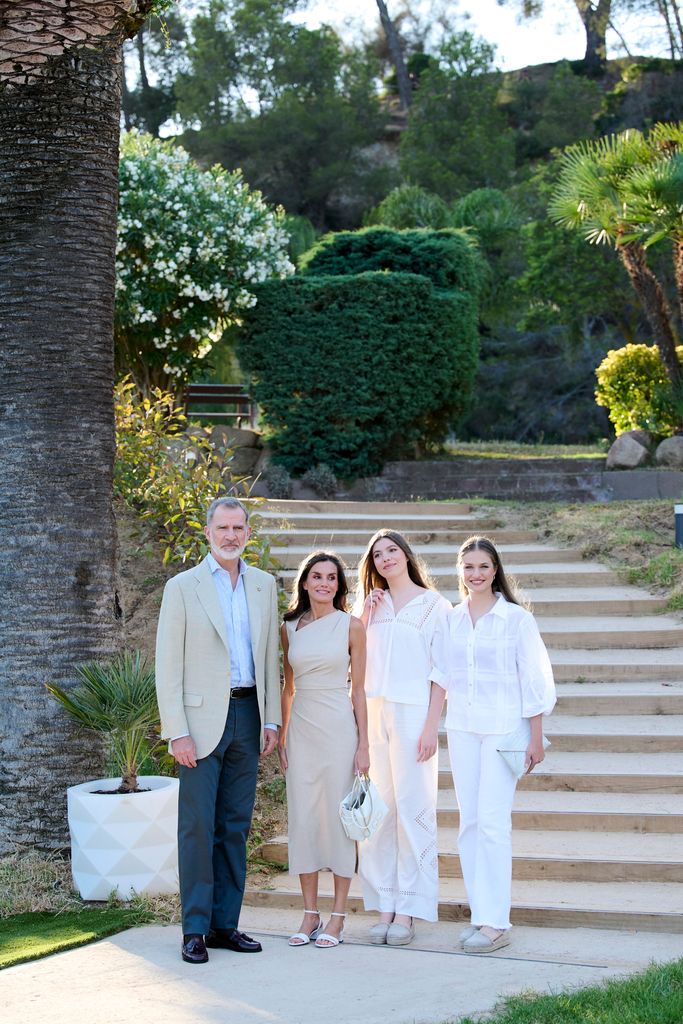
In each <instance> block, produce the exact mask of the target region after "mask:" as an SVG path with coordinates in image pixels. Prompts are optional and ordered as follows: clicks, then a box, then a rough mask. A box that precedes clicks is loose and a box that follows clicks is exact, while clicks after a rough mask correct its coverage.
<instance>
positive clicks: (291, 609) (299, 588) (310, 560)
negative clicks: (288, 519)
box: [283, 551, 349, 622]
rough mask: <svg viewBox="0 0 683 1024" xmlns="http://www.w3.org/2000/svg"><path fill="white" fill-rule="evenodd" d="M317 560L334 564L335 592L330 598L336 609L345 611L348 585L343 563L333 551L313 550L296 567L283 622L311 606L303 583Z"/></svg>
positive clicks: (302, 612)
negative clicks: (335, 575)
mask: <svg viewBox="0 0 683 1024" xmlns="http://www.w3.org/2000/svg"><path fill="white" fill-rule="evenodd" d="M318 562H332V563H333V564H334V565H336V567H337V593H336V594H335V595H334V597H333V599H332V604H333V605H334V607H335V608H336V609H337V611H339V612H345V611H346V597H347V595H348V592H349V585H348V583H347V582H346V574H345V572H344V563H343V562H342V560H341V558H340V557H339V555H336V554H335V553H334V551H314V552H313V553H312V554H310V555H306V557H305V558H304V560H303V561H302V562H301V564H300V565H299V568H298V569H297V573H296V579H295V580H294V589H293V590H292V598H291V600H290V602H289V606H288V608H287V611H286V612H285V614H284V615H283V618H284V620H285V622H289V621H291V620H292V619H298V618H299V616H300V615H303V614H304V612H307V611H308V610H309V608H310V607H311V599H310V597H309V596H308V591H307V590H304V583H305V582H306V580H307V579H308V574H309V572H310V571H311V569H312V568H313V566H314V565H317V564H318Z"/></svg>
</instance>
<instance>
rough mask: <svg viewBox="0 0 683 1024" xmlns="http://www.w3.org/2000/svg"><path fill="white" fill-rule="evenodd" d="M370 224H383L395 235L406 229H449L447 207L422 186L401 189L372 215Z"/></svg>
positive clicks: (407, 186) (372, 212) (369, 218)
mask: <svg viewBox="0 0 683 1024" xmlns="http://www.w3.org/2000/svg"><path fill="white" fill-rule="evenodd" d="M367 223H368V224H384V225H385V226H386V227H388V228H394V229H395V230H396V231H401V230H403V229H405V228H434V229H437V230H438V229H439V228H446V227H448V226H449V210H448V204H447V203H445V202H444V201H443V199H441V197H440V196H437V195H434V193H433V192H428V191H427V189H425V188H421V187H420V186H419V185H399V186H398V188H395V189H392V191H391V192H390V193H389V195H388V196H386V198H385V199H383V200H382V202H381V203H380V204H379V206H376V207H375V208H374V210H371V211H370V213H369V214H368V217H367Z"/></svg>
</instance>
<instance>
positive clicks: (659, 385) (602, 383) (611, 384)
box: [595, 345, 683, 434]
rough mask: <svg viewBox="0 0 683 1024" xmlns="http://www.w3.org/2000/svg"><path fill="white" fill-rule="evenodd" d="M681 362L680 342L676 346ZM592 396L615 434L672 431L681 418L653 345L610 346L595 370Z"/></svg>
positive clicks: (668, 432) (660, 360) (682, 351)
mask: <svg viewBox="0 0 683 1024" xmlns="http://www.w3.org/2000/svg"><path fill="white" fill-rule="evenodd" d="M676 351H677V353H678V358H679V360H680V362H681V364H682V365H683V346H681V345H679V346H678V348H677V350H676ZM595 375H596V377H597V378H598V386H597V388H596V389H595V398H596V401H597V403H598V405H604V406H605V408H606V409H607V411H608V415H609V418H610V420H611V421H612V423H613V424H614V429H615V431H616V433H617V434H623V433H624V431H625V430H635V429H638V428H640V429H644V430H651V431H652V432H653V433H655V434H671V433H673V431H674V429H675V428H676V426H677V424H678V423H679V422H680V419H679V417H678V416H677V414H676V405H675V401H674V396H673V393H672V390H671V383H670V381H669V378H668V377H667V374H666V370H665V369H664V364H663V363H662V359H661V356H660V354H659V350H658V348H657V346H656V345H625V346H624V347H623V348H618V349H611V351H609V352H608V353H607V355H606V356H605V358H604V359H603V361H602V362H601V363H600V366H598V368H597V370H596V371H595Z"/></svg>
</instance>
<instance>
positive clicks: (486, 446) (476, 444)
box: [442, 441, 607, 459]
mask: <svg viewBox="0 0 683 1024" xmlns="http://www.w3.org/2000/svg"><path fill="white" fill-rule="evenodd" d="M606 455H607V446H606V444H599V443H596V444H540V443H539V444H521V443H520V442H519V441H448V442H446V444H445V445H444V454H443V456H442V457H445V458H453V457H458V458H471V459H602V458H605V457H606Z"/></svg>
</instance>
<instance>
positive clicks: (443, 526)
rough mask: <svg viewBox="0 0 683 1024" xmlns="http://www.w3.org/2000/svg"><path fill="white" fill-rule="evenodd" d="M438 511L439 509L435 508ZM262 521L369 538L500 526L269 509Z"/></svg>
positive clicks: (487, 521) (438, 516) (437, 515)
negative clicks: (359, 533) (360, 533)
mask: <svg viewBox="0 0 683 1024" xmlns="http://www.w3.org/2000/svg"><path fill="white" fill-rule="evenodd" d="M436 507H437V508H438V506H436ZM258 515H259V516H260V517H261V519H262V521H263V528H264V529H265V530H266V531H268V530H269V528H271V527H272V528H273V529H281V530H282V529H305V530H318V531H320V532H322V531H326V532H327V533H328V535H329V532H330V531H334V530H335V529H337V528H338V527H340V526H344V527H345V528H346V529H349V528H350V527H353V528H354V529H355V530H367V533H368V537H367V539H368V540H369V539H370V534H372V533H374V532H375V530H382V529H384V528H385V527H386V528H387V529H391V530H398V531H399V532H400V533H405V532H408V531H410V530H414V529H415V528H416V527H417V528H418V529H419V530H428V531H432V530H442V531H446V533H450V532H451V531H453V530H461V531H462V530H466V531H468V533H467V536H468V537H469V536H470V534H473V533H485V532H487V531H488V530H495V529H496V528H497V527H498V526H500V523H499V521H498V520H497V519H492V518H490V517H489V518H486V517H483V516H478V515H467V514H463V515H447V514H443V513H442V512H430V513H429V514H427V513H423V514H420V515H419V516H416V515H415V513H413V514H412V515H411V514H410V513H400V514H398V515H392V516H391V517H389V516H387V515H384V514H382V513H372V512H358V511H355V510H354V511H353V512H351V511H349V512H345V513H344V515H343V516H342V515H337V514H333V513H329V512H298V511H296V512H277V511H275V510H274V509H273V508H271V507H270V506H269V508H268V509H264V511H260V510H259V511H258Z"/></svg>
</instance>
